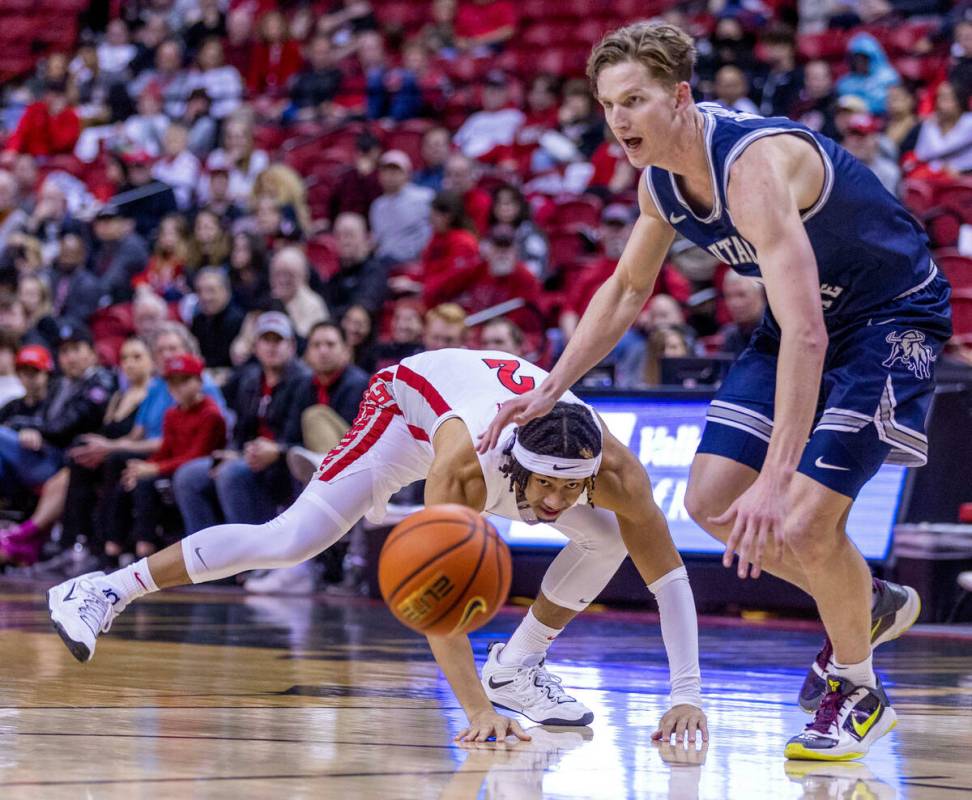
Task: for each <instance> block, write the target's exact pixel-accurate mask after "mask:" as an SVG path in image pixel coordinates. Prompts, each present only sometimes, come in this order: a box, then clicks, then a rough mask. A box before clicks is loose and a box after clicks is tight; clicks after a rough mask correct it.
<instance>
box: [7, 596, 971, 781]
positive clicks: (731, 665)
mask: <svg viewBox="0 0 972 800" xmlns="http://www.w3.org/2000/svg"><path fill="white" fill-rule="evenodd" d="M520 613H521V612H520V611H517V610H515V609H514V610H510V611H507V612H503V613H502V614H501V615H500V616H499V617H497V619H496V620H494V621H493V623H491V625H490V626H489V628H487V629H486V630H485V631H479V632H477V634H475V636H474V640H473V645H474V649H475V651H476V653H477V657H480V658H483V657H484V656H485V650H486V645H487V643H488V642H489V640H490V639H492V638H500V637H505V636H506V635H508V634H509V633H510V632H511V631H512V630H513V628H514V627H515V625H516V623H517V622H518V620H519V616H520ZM796 627H797V629H796V630H794V629H785V628H780V627H775V626H772V627H771V626H766V625H761V626H758V625H750V624H745V625H743V624H728V623H726V622H721V621H716V622H715V623H714V624H706V625H704V626H703V629H702V633H701V661H702V668H703V679H704V689H705V694H706V702H707V712H708V715H709V725H710V729H711V731H712V740H711V742H710V743H709V745H708V746H707V747H703V748H701V749H694V748H693V749H692V750H686V749H685V748H682V747H675V746H671V745H665V746H659V745H657V744H653V743H652V742H651V740H650V736H651V732H652V730H653V729H654V725H655V723H656V722H657V721H658V718H659V717H660V715H661V713H662V712H663V711H664V708H665V702H666V697H665V695H664V692H665V691H666V687H667V681H668V674H667V662H666V659H665V654H664V650H663V648H662V645H661V640H660V636H659V631H658V626H657V624H656V621H655V619H654V618H653V617H651V616H649V615H639V614H623V613H611V614H596V613H588V614H585V615H582V616H581V617H579V618H578V619H577V620H576V621H575V623H574V624H572V625H571V627H570V628H569V629H568V631H567V632H565V634H564V635H562V636H561V637H560V638H559V639H558V640H557V643H556V644H555V646H554V649H553V651H552V652H551V656H550V667H551V668H552V669H553V670H554V671H555V672H557V673H558V674H560V675H561V676H562V677H563V679H564V684H565V686H567V687H570V689H571V692H572V693H573V694H575V695H576V696H578V698H579V699H581V700H582V701H583V702H584V703H585V704H587V705H588V706H590V707H591V708H592V709H594V711H595V714H596V718H595V720H594V723H593V724H592V725H591V726H590V727H586V728H561V729H557V728H542V727H533V728H532V729H531V730H530V733H531V734H532V735H533V740H532V741H531V742H526V743H520V744H516V745H513V746H503V745H497V744H486V745H479V746H466V747H459V746H457V745H455V744H454V743H453V742H452V737H453V736H454V734H455V733H456V732H457V731H458V730H459V729H460V728H461V727H462V724H463V720H464V718H463V714H462V711H461V709H460V708H459V707H458V705H457V703H456V702H455V700H454V698H453V697H452V695H451V693H450V692H449V690H448V687H447V685H446V683H445V680H444V679H443V678H442V677H441V676H440V675H439V674H438V672H437V670H436V668H435V665H434V662H433V661H432V658H431V655H430V654H429V652H428V649H427V647H426V645H425V642H424V640H423V639H421V638H419V637H417V636H415V635H413V634H411V633H409V632H408V631H406V630H405V629H403V628H402V627H401V626H399V625H398V624H397V623H396V622H395V621H394V620H393V619H392V618H391V616H390V615H389V613H388V612H387V611H386V610H385V609H384V608H383V607H382V606H381V605H380V604H378V603H374V602H372V601H367V600H333V599H330V598H327V599H325V598H316V599H305V598H296V599H291V598H287V599H284V598H270V597H263V598H256V597H244V596H242V595H240V594H237V593H235V592H233V591H219V590H206V591H199V590H195V591H185V592H181V593H166V594H163V595H159V596H157V597H156V598H154V599H153V600H152V601H150V602H144V603H141V604H140V605H138V606H137V607H133V608H132V609H129V611H128V612H126V614H125V615H123V616H121V617H119V618H118V620H116V622H115V626H114V627H113V629H112V631H111V633H110V634H108V635H106V636H103V637H102V638H101V639H100V640H99V642H98V652H97V655H96V657H95V659H94V661H93V662H91V663H90V664H87V665H79V664H77V663H76V662H75V661H74V660H73V658H71V656H70V655H69V654H68V652H67V650H65V648H64V646H63V645H62V644H61V642H60V640H59V639H58V638H57V636H56V635H54V634H53V633H52V632H51V631H50V628H49V621H48V618H47V615H46V608H45V605H44V602H43V593H42V591H41V587H32V586H25V585H23V584H19V585H17V584H12V583H7V584H3V585H0V664H2V665H3V681H2V683H0V796H2V797H4V798H5V799H8V798H9V799H10V800H13V799H14V798H31V800H35V799H36V798H44V800H48V798H78V797H92V798H116V797H117V798H122V797H124V798H132V797H149V796H151V797H153V798H187V797H193V798H223V797H231V798H233V800H242V799H243V798H266V797H287V798H304V797H307V798H310V797H314V798H321V797H352V798H354V800H370V798H382V799H383V800H385V799H386V798H423V799H424V798H443V799H448V800H458V799H459V798H462V799H465V798H469V800H472V799H473V798H492V799H493V800H496V799H497V798H510V800H531V799H532V798H541V797H544V798H611V799H612V800H618V799H620V798H627V797H631V798H677V800H692V798H747V799H748V798H758V797H765V798H880V799H881V800H883V799H884V798H894V797H902V798H906V797H907V798H932V797H942V798H959V797H962V796H968V795H970V794H972V765H970V763H969V761H970V759H969V758H968V752H969V746H970V745H972V633H968V632H963V631H962V630H959V629H952V630H951V631H950V633H951V635H950V636H949V637H943V636H939V635H934V636H933V635H926V634H925V633H923V632H919V633H916V634H913V635H909V636H907V637H905V638H904V639H902V640H900V641H897V642H892V643H890V644H888V645H886V646H884V647H883V648H881V649H880V650H879V651H878V654H877V657H876V665H877V668H878V670H879V671H880V672H881V674H882V676H883V677H884V678H885V685H886V687H887V689H888V692H889V694H890V696H891V698H892V701H893V702H894V703H895V708H896V710H897V712H898V715H899V717H900V722H899V725H898V728H897V729H896V730H895V731H894V732H892V734H891V735H890V736H888V737H887V738H886V739H885V740H883V741H882V742H881V743H879V744H878V745H876V746H875V748H874V749H873V750H872V751H871V753H870V755H869V756H868V757H867V758H866V759H865V760H864V761H863V762H859V763H851V764H837V765H826V764H824V765H819V764H811V763H809V762H786V761H785V760H784V759H783V758H782V755H781V753H782V749H783V745H784V743H785V741H786V739H787V737H789V736H790V735H792V734H793V733H795V732H796V731H798V730H799V728H800V727H801V726H802V725H803V724H804V723H805V722H806V717H805V716H804V715H803V714H802V713H801V712H800V711H799V710H798V709H797V707H796V702H795V701H796V692H797V690H798V688H799V685H800V683H801V681H802V678H803V673H804V670H805V669H806V666H807V664H808V663H809V661H810V659H811V658H812V657H813V655H814V653H815V652H816V649H817V646H818V644H819V639H820V633H819V631H818V630H816V629H812V628H809V626H807V625H802V626H796ZM808 628H809V629H808Z"/></svg>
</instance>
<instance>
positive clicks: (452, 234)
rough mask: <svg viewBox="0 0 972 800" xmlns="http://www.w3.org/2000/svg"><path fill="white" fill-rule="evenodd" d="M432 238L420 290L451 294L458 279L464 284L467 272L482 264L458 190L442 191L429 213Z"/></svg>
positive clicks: (432, 294)
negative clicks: (456, 191)
mask: <svg viewBox="0 0 972 800" xmlns="http://www.w3.org/2000/svg"><path fill="white" fill-rule="evenodd" d="M429 221H430V223H431V225H432V237H431V238H430V239H429V243H428V244H427V245H426V246H425V250H424V251H423V253H422V283H421V284H420V285H419V286H417V287H411V286H402V285H401V284H400V283H399V284H398V285H397V286H396V288H403V289H417V290H420V291H422V292H423V293H424V294H425V296H426V300H428V298H430V297H432V298H437V297H449V296H451V295H452V294H453V288H452V287H453V285H454V284H455V282H456V281H458V282H459V283H458V284H455V285H460V286H464V285H465V284H466V281H467V279H466V277H465V275H466V274H467V273H468V272H469V271H470V270H472V269H475V268H476V266H477V265H478V264H479V260H480V259H479V237H478V236H477V235H476V233H475V228H474V227H473V224H472V221H471V220H470V219H469V216H468V215H467V214H466V209H465V206H464V205H463V202H462V197H461V196H460V195H458V194H456V193H455V192H439V194H437V195H436V196H435V200H433V201H432V210H431V213H430V214H429Z"/></svg>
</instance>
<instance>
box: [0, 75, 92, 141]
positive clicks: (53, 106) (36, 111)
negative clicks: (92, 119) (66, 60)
mask: <svg viewBox="0 0 972 800" xmlns="http://www.w3.org/2000/svg"><path fill="white" fill-rule="evenodd" d="M80 135H81V120H80V119H79V118H78V114H77V112H76V111H75V110H74V108H72V107H71V105H70V104H69V101H68V96H67V85H66V84H65V83H64V82H63V81H48V82H47V83H46V84H45V85H44V90H43V95H42V97H41V99H40V100H38V101H37V102H36V103H31V104H30V105H29V106H27V109H26V110H25V111H24V114H23V116H22V117H21V118H20V122H18V123H17V127H16V129H15V130H14V132H13V133H12V134H10V138H8V139H7V142H6V145H5V146H4V149H5V151H6V152H7V153H30V154H31V155H33V156H56V155H67V154H70V153H71V152H72V151H73V150H74V145H75V143H76V142H77V141H78V136H80Z"/></svg>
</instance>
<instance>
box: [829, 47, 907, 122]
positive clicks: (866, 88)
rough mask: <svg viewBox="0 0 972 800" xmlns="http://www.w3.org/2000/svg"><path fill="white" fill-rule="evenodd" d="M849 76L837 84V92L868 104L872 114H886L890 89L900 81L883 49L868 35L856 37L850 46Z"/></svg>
mask: <svg viewBox="0 0 972 800" xmlns="http://www.w3.org/2000/svg"><path fill="white" fill-rule="evenodd" d="M847 60H848V62H849V63H850V72H849V73H847V74H846V75H844V77H842V78H841V79H840V80H839V81H837V92H838V93H839V94H841V95H845V94H852V95H855V96H857V97H860V98H862V99H863V100H864V102H865V103H866V104H867V109H866V110H867V111H868V112H870V113H871V114H883V113H884V102H885V99H886V97H887V93H888V87H890V86H894V84H896V83H900V82H901V78H900V76H899V75H898V73H897V71H896V70H895V68H894V67H893V66H891V62H890V61H888V57H887V55H886V54H885V52H884V48H883V47H881V44H880V42H878V40H877V39H875V38H874V37H873V36H872V35H871V34H869V33H857V34H855V35H854V36H853V38H852V39H851V40H850V42H849V43H848V45H847Z"/></svg>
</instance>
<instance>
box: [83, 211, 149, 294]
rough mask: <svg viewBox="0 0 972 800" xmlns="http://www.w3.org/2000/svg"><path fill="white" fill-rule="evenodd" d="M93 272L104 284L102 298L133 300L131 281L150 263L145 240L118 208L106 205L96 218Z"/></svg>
mask: <svg viewBox="0 0 972 800" xmlns="http://www.w3.org/2000/svg"><path fill="white" fill-rule="evenodd" d="M93 228H94V235H95V250H94V256H93V259H92V261H93V271H94V274H95V275H96V276H97V277H98V279H99V280H100V281H101V292H102V295H103V296H105V297H107V298H108V299H109V300H110V302H112V303H120V302H123V301H125V300H128V299H130V298H131V292H132V289H131V285H132V278H134V277H135V276H136V275H138V273H139V272H141V271H142V270H143V269H145V265H146V264H147V263H148V259H149V251H148V247H147V245H146V244H145V240H144V239H143V238H142V237H141V236H139V235H138V233H136V232H135V226H134V224H133V223H132V221H131V220H129V219H127V218H126V217H124V216H122V213H121V210H120V209H119V208H118V207H117V206H115V205H111V204H109V205H106V206H104V207H103V208H102V209H101V210H100V211H99V212H98V213H97V214H96V215H95V219H94V225H93Z"/></svg>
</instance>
